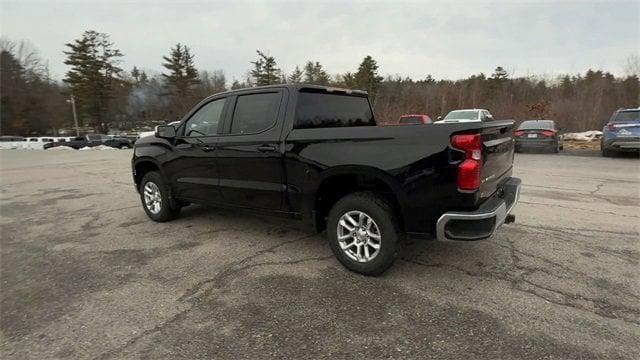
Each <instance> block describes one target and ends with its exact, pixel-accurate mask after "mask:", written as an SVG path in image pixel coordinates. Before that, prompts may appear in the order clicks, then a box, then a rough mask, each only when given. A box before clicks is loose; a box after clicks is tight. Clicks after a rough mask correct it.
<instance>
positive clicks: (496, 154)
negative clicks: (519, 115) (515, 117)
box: [480, 121, 514, 199]
mask: <svg viewBox="0 0 640 360" xmlns="http://www.w3.org/2000/svg"><path fill="white" fill-rule="evenodd" d="M484 125H485V126H484V127H483V128H482V130H481V132H480V134H481V139H482V159H483V163H482V170H481V172H480V198H481V199H482V198H487V197H489V196H491V195H492V194H493V193H494V192H495V191H496V190H497V189H498V188H499V187H500V186H502V184H503V183H504V182H505V181H507V180H508V178H509V177H511V169H512V167H513V151H514V149H513V148H514V144H513V122H511V121H494V122H487V123H484Z"/></svg>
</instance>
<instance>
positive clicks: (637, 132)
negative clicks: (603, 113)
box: [600, 108, 640, 156]
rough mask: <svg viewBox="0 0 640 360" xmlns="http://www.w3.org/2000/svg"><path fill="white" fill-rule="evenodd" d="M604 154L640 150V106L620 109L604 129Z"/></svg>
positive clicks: (601, 147)
mask: <svg viewBox="0 0 640 360" xmlns="http://www.w3.org/2000/svg"><path fill="white" fill-rule="evenodd" d="M600 150H601V151H602V156H613V155H615V153H617V152H638V151H640V108H635V109H620V110H617V111H616V112H614V113H613V115H612V116H611V119H610V120H609V122H608V123H607V124H606V125H605V126H604V128H603V129H602V139H601V140H600Z"/></svg>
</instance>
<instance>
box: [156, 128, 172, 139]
mask: <svg viewBox="0 0 640 360" xmlns="http://www.w3.org/2000/svg"><path fill="white" fill-rule="evenodd" d="M155 135H156V137H158V138H162V139H173V138H175V137H176V128H174V127H173V125H158V126H156V129H155Z"/></svg>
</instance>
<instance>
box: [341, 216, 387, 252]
mask: <svg viewBox="0 0 640 360" xmlns="http://www.w3.org/2000/svg"><path fill="white" fill-rule="evenodd" d="M337 231H338V243H339V244H340V248H341V249H342V251H344V253H345V254H346V255H347V256H348V257H349V258H351V259H352V260H354V261H357V262H369V261H371V260H373V259H374V258H375V257H376V256H377V255H378V254H379V253H380V246H381V245H382V236H381V234H380V229H379V228H378V224H376V222H375V221H374V220H373V219H372V218H371V216H369V215H367V214H365V213H364V212H362V211H357V210H354V211H349V212H347V213H345V214H344V215H342V216H341V217H340V220H339V221H338V229H337Z"/></svg>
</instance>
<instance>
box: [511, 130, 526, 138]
mask: <svg viewBox="0 0 640 360" xmlns="http://www.w3.org/2000/svg"><path fill="white" fill-rule="evenodd" d="M522 135H524V131H522V130H516V131H514V132H513V136H515V137H520V136H522Z"/></svg>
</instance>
